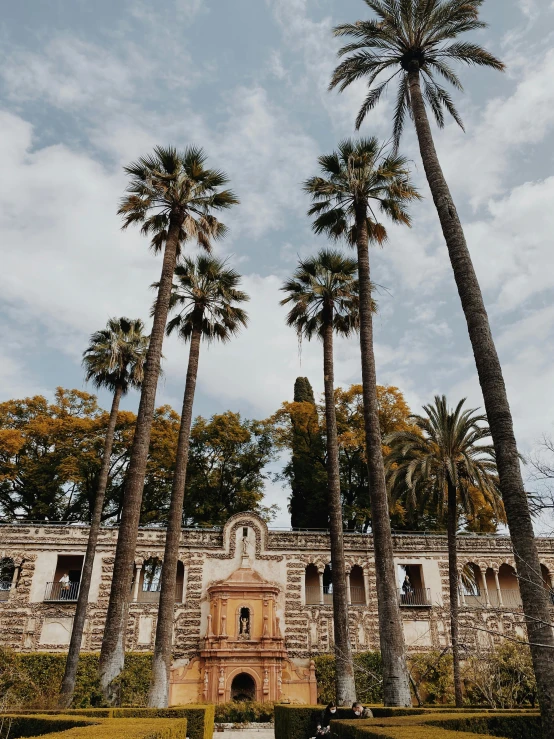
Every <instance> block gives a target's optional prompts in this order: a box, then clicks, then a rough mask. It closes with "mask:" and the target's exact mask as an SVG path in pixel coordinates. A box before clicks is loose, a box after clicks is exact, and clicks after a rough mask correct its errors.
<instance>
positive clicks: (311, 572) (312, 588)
mask: <svg viewBox="0 0 554 739" xmlns="http://www.w3.org/2000/svg"><path fill="white" fill-rule="evenodd" d="M304 586H305V590H306V605H307V606H315V605H319V601H320V596H321V594H320V592H319V573H318V571H317V567H316V566H315V565H314V564H310V565H308V566H307V567H306V574H305V576H304Z"/></svg>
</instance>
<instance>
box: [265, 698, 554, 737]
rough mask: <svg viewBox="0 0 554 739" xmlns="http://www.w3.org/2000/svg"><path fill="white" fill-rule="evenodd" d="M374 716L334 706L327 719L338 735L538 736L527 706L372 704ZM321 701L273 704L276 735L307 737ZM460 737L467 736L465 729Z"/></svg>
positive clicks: (535, 717)
mask: <svg viewBox="0 0 554 739" xmlns="http://www.w3.org/2000/svg"><path fill="white" fill-rule="evenodd" d="M371 708H372V711H373V714H374V718H373V719H367V720H360V719H356V720H348V719H347V718H346V717H347V716H348V715H349V709H347V708H339V709H338V710H337V714H338V718H337V720H336V721H333V722H332V723H331V727H332V732H331V734H332V736H333V737H336V738H337V739H452V734H448V733H447V732H448V731H450V732H451V731H460V732H471V733H472V734H471V735H472V736H473V737H474V739H477V738H478V737H479V738H481V739H482V737H484V736H498V737H507V738H508V739H541V730H540V719H539V717H538V715H537V714H536V713H534V712H532V711H530V710H523V711H515V710H513V711H505V712H503V713H502V714H501V715H499V713H498V712H497V711H495V712H486V711H483V710H482V709H474V710H467V709H451V708H434V709H426V708H384V707H382V706H380V707H379V706H375V707H374V706H372V707H371ZM322 710H323V706H292V705H276V706H275V739H307V737H310V736H313V735H314V733H315V727H316V724H317V721H318V719H319V717H320V715H321V711H322ZM461 739H469V737H468V735H467V733H466V734H465V735H464V734H462V736H461Z"/></svg>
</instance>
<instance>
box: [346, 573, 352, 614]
mask: <svg viewBox="0 0 554 739" xmlns="http://www.w3.org/2000/svg"><path fill="white" fill-rule="evenodd" d="M346 600H347V603H348V605H349V606H351V605H352V592H351V590H350V571H348V572H347V573H346Z"/></svg>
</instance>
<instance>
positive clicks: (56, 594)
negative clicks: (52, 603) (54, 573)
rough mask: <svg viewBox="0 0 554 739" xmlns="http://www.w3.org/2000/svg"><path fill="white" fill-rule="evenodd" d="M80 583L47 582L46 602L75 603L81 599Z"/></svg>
mask: <svg viewBox="0 0 554 739" xmlns="http://www.w3.org/2000/svg"><path fill="white" fill-rule="evenodd" d="M80 584H81V583H80V582H68V583H64V582H47V583H46V592H45V593H44V600H56V601H70V602H75V601H76V600H77V598H78V597H79V586H80Z"/></svg>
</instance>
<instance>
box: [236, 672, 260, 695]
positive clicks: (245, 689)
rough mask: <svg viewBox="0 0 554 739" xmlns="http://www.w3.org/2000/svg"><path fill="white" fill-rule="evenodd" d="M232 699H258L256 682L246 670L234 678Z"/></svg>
mask: <svg viewBox="0 0 554 739" xmlns="http://www.w3.org/2000/svg"><path fill="white" fill-rule="evenodd" d="M231 700H232V701H253V700H256V683H255V682H254V678H253V677H251V676H250V675H248V674H247V673H246V672H241V673H239V674H238V675H236V676H235V677H234V678H233V682H232V683H231Z"/></svg>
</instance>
